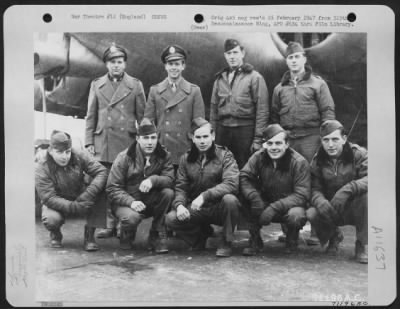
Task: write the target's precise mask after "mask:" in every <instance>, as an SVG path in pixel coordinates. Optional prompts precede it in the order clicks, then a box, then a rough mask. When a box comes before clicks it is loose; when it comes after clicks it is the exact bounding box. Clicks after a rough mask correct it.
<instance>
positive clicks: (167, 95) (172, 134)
mask: <svg viewBox="0 0 400 309" xmlns="http://www.w3.org/2000/svg"><path fill="white" fill-rule="evenodd" d="M144 116H145V117H147V118H149V119H151V120H153V121H154V123H155V125H156V126H157V130H158V132H159V134H160V143H161V144H162V145H163V146H165V147H166V148H167V150H168V151H169V152H170V153H171V158H172V163H173V164H175V165H178V164H179V158H180V157H181V155H182V154H184V153H185V152H186V151H187V150H188V149H189V148H190V145H191V142H190V141H191V138H190V126H191V123H192V120H193V119H194V118H197V117H203V118H204V102H203V97H202V95H201V91H200V88H199V87H198V86H197V85H194V84H191V83H189V82H188V81H186V80H185V79H183V78H181V79H180V81H179V82H178V84H177V89H176V91H175V92H173V91H172V89H171V86H170V84H169V81H168V79H165V80H164V81H162V82H161V83H159V84H157V85H154V86H152V87H151V88H150V92H149V96H148V99H147V104H146V109H145V113H144Z"/></svg>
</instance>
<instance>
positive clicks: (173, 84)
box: [171, 83, 176, 92]
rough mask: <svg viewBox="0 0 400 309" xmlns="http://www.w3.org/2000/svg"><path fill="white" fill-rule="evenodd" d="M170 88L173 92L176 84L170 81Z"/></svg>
mask: <svg viewBox="0 0 400 309" xmlns="http://www.w3.org/2000/svg"><path fill="white" fill-rule="evenodd" d="M171 89H172V92H175V91H176V84H175V83H172V85H171Z"/></svg>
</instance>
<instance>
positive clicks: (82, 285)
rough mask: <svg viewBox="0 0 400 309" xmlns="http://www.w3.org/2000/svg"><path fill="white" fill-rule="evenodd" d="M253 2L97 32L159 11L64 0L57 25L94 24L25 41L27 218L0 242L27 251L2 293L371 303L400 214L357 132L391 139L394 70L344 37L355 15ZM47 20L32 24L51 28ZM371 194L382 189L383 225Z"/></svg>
mask: <svg viewBox="0 0 400 309" xmlns="http://www.w3.org/2000/svg"><path fill="white" fill-rule="evenodd" d="M262 8H263V9H264V11H263V12H261V11H260V8H257V7H252V9H253V10H251V8H250V7H249V8H247V9H246V11H245V12H243V13H241V8H238V7H236V8H232V11H230V10H229V12H228V11H225V12H224V11H223V10H218V11H215V13H214V11H213V10H212V9H213V8H212V7H207V9H208V10H204V12H206V13H204V14H192V12H196V10H195V9H193V8H191V9H190V10H188V14H190V15H191V16H193V17H192V21H191V22H190V25H191V31H190V30H184V31H180V30H176V27H170V28H169V27H168V26H167V25H166V26H165V27H164V28H163V26H162V23H159V24H157V25H154V24H151V27H149V30H148V31H140V29H139V30H134V29H135V28H134V27H132V26H131V27H126V28H124V29H123V27H122V28H121V25H120V26H119V27H115V31H109V30H107V31H106V30H104V26H98V25H99V24H98V23H101V22H102V23H107V22H113V23H116V22H117V21H119V22H120V23H122V24H123V25H125V24H127V23H128V22H130V23H131V25H134V24H135V23H136V22H137V23H140V22H144V21H146V22H148V23H149V24H150V19H152V20H154V19H155V20H157V22H160V19H161V21H162V19H168V18H170V15H168V14H170V12H171V11H169V10H166V11H165V14H161V13H160V12H161V11H160V9H158V10H155V11H154V12H155V14H157V15H154V14H152V13H153V12H152V11H150V10H149V8H148V10H147V11H146V10H143V11H144V12H147V13H143V14H140V13H139V12H138V13H135V14H130V13H128V11H126V12H125V11H123V10H121V12H124V13H118V12H117V11H116V10H115V8H113V9H110V10H109V11H108V13H107V14H106V13H99V10H98V9H97V10H94V11H93V13H89V11H87V12H86V13H84V12H80V13H79V14H78V11H77V10H71V8H70V7H69V8H68V9H69V11H68V14H67V13H66V15H68V17H66V16H65V17H63V18H64V19H67V18H69V19H70V20H72V22H74V21H78V20H79V22H82V23H83V22H85V23H89V24H90V27H83V26H82V27H81V29H79V30H77V31H76V30H75V29H76V27H61V26H56V25H57V24H54V25H53V26H54V27H50V28H49V29H47V30H46V29H44V28H45V27H43V26H40V27H35V28H34V29H31V30H25V32H24V35H25V36H26V37H28V38H29V35H30V36H31V45H30V46H31V47H33V49H32V48H31V49H30V50H29V52H31V51H33V58H32V55H31V53H30V54H29V55H30V58H29V59H31V60H30V66H31V69H29V70H28V72H29V73H33V74H25V75H27V76H26V80H27V81H28V80H29V78H30V80H31V82H30V85H32V84H33V92H32V87H31V86H30V88H29V89H30V90H29V91H28V94H29V95H28V94H27V93H25V94H24V95H25V96H26V97H27V98H29V97H31V99H30V102H31V103H29V102H28V103H29V104H24V105H23V107H22V105H21V106H20V107H19V108H20V109H22V108H23V109H24V111H23V113H24V114H25V115H26V117H27V118H26V119H29V120H27V121H26V125H25V129H24V130H26V131H27V133H28V134H27V135H28V138H27V137H26V136H25V137H24V138H25V139H27V140H28V144H29V145H31V149H30V154H28V155H26V157H27V158H31V162H26V161H25V157H24V158H23V159H21V162H22V160H23V162H24V164H27V165H29V166H30V167H29V173H27V174H31V175H29V177H27V178H30V179H29V181H27V185H30V186H31V187H32V188H31V191H32V192H31V194H30V195H29V198H27V197H25V201H26V202H25V203H26V204H27V205H28V206H29V207H30V208H31V209H30V212H29V213H28V214H30V215H31V218H27V219H25V220H27V221H26V222H29V223H28V224H27V225H26V227H25V226H24V224H19V225H18V227H13V230H15V231H16V232H15V234H12V233H10V234H12V235H13V237H15V238H18V239H19V237H29V239H30V240H31V243H30V245H29V246H26V245H24V243H25V239H24V240H22V241H20V242H18V241H17V242H15V243H13V245H12V246H10V247H9V248H7V250H8V252H10V254H9V258H8V261H7V262H8V266H7V267H8V269H10V271H9V272H8V274H9V279H10V281H9V286H10V288H9V291H11V292H10V293H11V294H8V295H9V296H10V297H11V296H12V297H15V295H14V294H13V291H14V289H15V290H18V289H21V288H22V289H24V288H26V289H28V288H29V289H30V291H31V295H32V296H33V302H34V303H36V304H38V305H40V304H41V305H42V306H46V305H47V306H52V305H55V306H63V305H66V304H68V305H69V304H72V305H73V306H76V305H79V306H95V305H97V306H98V305H104V306H105V305H112V304H114V305H122V306H123V305H131V306H154V305H161V306H172V305H174V306H184V305H217V306H220V305H227V304H228V305H250V306H251V305H270V304H274V303H281V304H287V305H298V304H307V303H310V304H313V303H315V304H327V305H340V306H343V305H357V306H360V305H362V306H365V305H370V304H373V303H380V302H379V300H376V297H377V296H376V294H375V293H374V292H372V293H371V290H374V289H373V288H371V287H372V286H374V284H375V285H376V284H377V283H376V282H375V283H371V282H372V279H371V278H375V276H376V278H381V277H379V276H383V277H385V276H387V272H388V271H389V270H387V268H388V269H392V270H393V269H395V263H394V261H395V256H394V250H395V247H392V248H390V249H389V248H388V244H389V243H390V244H393V243H394V242H393V239H394V237H395V235H394V234H391V233H393V231H395V221H394V223H393V222H392V221H388V214H389V213H393V214H394V211H395V204H394V188H393V187H391V186H393V185H394V184H393V183H389V184H388V185H387V186H386V189H382V188H383V187H382V185H380V184H379V181H382V182H385V181H387V180H386V179H385V175H383V176H382V173H383V171H384V170H387V167H386V169H384V168H379V166H378V170H379V171H380V172H379V173H380V174H379V175H380V176H379V177H377V174H376V170H377V161H378V160H377V153H379V154H380V152H377V151H376V148H377V147H376V145H377V144H376V137H372V135H371V132H374V131H375V130H377V129H376V127H377V122H378V124H379V122H380V121H382V119H386V120H387V125H388V127H393V128H394V122H392V118H391V117H393V115H392V114H391V113H390V112H389V113H388V111H391V109H393V110H394V95H393V93H392V92H393V91H394V87H393V89H391V88H390V85H391V84H389V83H388V84H387V85H389V86H388V87H389V88H390V89H391V90H389V91H388V93H386V95H387V96H388V97H385V98H389V99H390V98H392V99H393V101H392V102H391V101H390V100H386V101H387V102H386V103H387V104H386V105H384V106H382V107H381V109H380V110H379V108H378V109H377V108H376V105H377V104H380V102H376V98H377V97H378V98H379V96H380V93H381V91H383V80H386V79H387V78H388V77H385V78H386V79H385V78H383V77H382V76H381V75H382V74H381V73H378V71H377V69H376V66H377V63H373V64H372V60H370V59H371V56H373V55H375V54H376V48H374V50H372V49H371V46H373V45H374V40H375V38H376V37H377V36H378V37H379V33H377V32H378V31H377V30H376V29H375V30H376V31H375V32H373V31H372V30H369V29H368V28H367V29H366V28H365V27H361V26H360V27H359V28H357V29H356V30H354V29H352V28H351V27H354V25H355V27H357V21H358V19H357V18H359V19H361V21H360V22H362V19H363V18H365V16H368V14H367V13H368V12H364V11H362V13H361V15H358V14H357V10H356V9H355V10H353V11H351V10H350V11H349V10H346V12H347V13H346V14H343V13H341V12H337V11H338V10H336V11H335V12H334V11H332V12H331V13H330V14H325V15H323V14H319V13H318V12H319V11H318V10H317V9H318V8H316V9H314V12H313V10H310V11H306V10H304V9H303V10H301V13H297V12H298V11H293V12H288V11H285V10H283V9H279V10H275V11H274V12H273V13H271V11H269V10H268V9H267V6H262ZM43 12H44V11H43ZM46 12H50V11H46ZM104 12H107V10H105V11H104ZM135 12H136V11H135ZM189 12H190V13H189ZM221 12H224V13H223V14H222V13H221ZM304 12H309V13H308V14H306V13H304ZM315 12H317V13H315ZM230 13H231V14H230ZM381 13H382V14H383V15H385V13H387V12H386V11H385V10H383V11H382V12H381ZM60 14H62V13H60V11H57V14H51V12H50V13H46V14H41V15H40V12H39V11H38V14H36V15H38V16H42V18H43V21H44V23H49V24H50V23H51V22H52V19H54V22H55V23H56V19H57V16H58V15H60ZM218 27H225V28H223V29H224V30H223V31H219V30H218ZM235 27H240V31H236V30H235V29H236V28H235ZM307 27H309V28H307ZM68 28H72V29H74V30H73V31H71V30H69V29H68ZM182 29H187V27H182ZM204 29H206V30H204ZM6 43H7V41H6ZM6 48H7V46H6ZM6 57H7V54H6ZM32 60H33V61H32ZM383 60H385V59H383ZM383 60H382V61H383ZM392 61H393V59H392ZM27 63H29V62H27ZM392 64H393V62H392ZM382 67H384V68H385V69H383V70H382V72H384V71H385V70H386V67H387V66H384V65H382ZM22 69H23V68H22ZM5 72H6V74H7V68H6V70H5ZM371 72H373V73H371ZM373 74H376V76H373ZM377 79H382V80H381V81H378V82H377V84H372V83H371V80H374V81H375V82H376V80H377ZM391 83H393V81H391ZM10 87H11V88H10V89H12V86H10ZM372 87H374V88H372ZM389 88H388V89H389ZM5 89H8V88H7V83H6V85H5ZM27 89H28V87H27ZM371 92H373V93H374V94H373V95H371ZM382 98H383V96H382ZM28 100H29V99H28ZM11 101H12V100H10V102H11ZM382 104H383V103H382ZM391 104H393V106H392V105H391ZM5 105H6V106H8V105H9V104H8V102H5ZM374 105H375V106H374ZM372 106H374V107H373V109H372ZM25 109H26V110H25ZM7 112H8V111H7V109H6V111H5V113H6V114H7ZM374 116H376V117H374ZM373 118H375V119H374V120H372V121H371V119H373ZM378 118H379V120H377V119H378ZM21 120H23V119H21ZM7 125H11V124H9V123H6V139H7ZM393 133H394V132H393ZM16 136H18V134H17V135H16ZM14 137H15V135H13V138H14ZM14 143H15V142H14ZM381 143H382V141H381ZM13 147H14V146H13ZM6 148H7V143H6ZM17 148H18V147H17ZM26 148H27V149H28V148H29V147H26ZM370 149H371V151H372V156H371V151H369V150H370ZM388 149H389V148H388ZM390 149H392V147H391V148H390ZM390 149H389V150H390ZM392 150H393V154H392V153H391V152H390V153H388V154H387V157H386V159H387V162H392V161H393V163H394V148H393V149H392ZM369 152H370V155H369ZM392 155H393V156H392ZM6 160H7V156H6ZM384 160H385V158H384V157H381V158H380V159H379V161H380V164H382V163H384ZM391 160H392V161H391ZM371 161H372V162H373V163H372V164H373V167H372V173H373V175H374V177H372V180H371V176H368V174H371V163H370V162H371ZM382 161H383V162H382ZM22 165H23V164H22ZM21 169H22V168H20V170H19V173H24V171H23V170H21ZM10 170H13V168H12V167H11V168H10ZM390 170H391V169H390V168H389V171H390ZM6 173H7V171H6ZM385 173H387V172H385ZM386 176H390V175H388V174H386ZM371 183H372V184H371ZM10 188H13V189H12V191H11V190H10V191H9V194H8V195H7V194H6V204H7V196H9V195H10V194H11V195H12V194H15V193H11V192H18V189H17V188H18V187H17V185H16V184H12V185H11V184H10ZM391 188H392V190H393V191H390V189H391ZM379 190H382V192H384V191H388V192H389V194H388V196H389V197H388V199H387V213H386V214H384V215H383V214H382V219H379V214H380V211H379V209H377V207H378V205H376V203H374V202H376V200H377V199H376V195H377V192H379ZM371 191H372V192H373V194H372V195H371ZM17 194H21V192H19V193H17ZM9 203H10V204H13V203H15V201H14V199H13V198H10V200H9ZM27 205H25V207H27ZM6 207H7V205H6ZM7 209H8V208H7ZM20 211H22V210H20ZM14 212H15V210H14ZM371 213H373V216H372V215H371ZM17 217H18V214H13V215H10V216H8V218H6V222H7V223H8V222H16V221H14V220H16V218H17ZM377 217H378V219H377ZM392 219H393V220H395V216H394V218H391V220H392ZM382 222H385V225H382ZM25 229H26V230H25ZM7 236H8V235H7ZM12 239H14V238H12ZM26 241H28V239H27V240H26ZM393 258H394V261H393V260H391V259H393ZM390 263H393V264H390ZM25 264H26V265H28V264H29V265H30V266H29V267H28V266H26V265H25ZM32 265H33V267H31V266H32ZM28 268H29V271H28ZM377 274H378V275H377ZM393 274H395V270H394V271H391V275H390V276H391V277H390V278H392V279H393ZM388 282H392V281H390V280H389V281H388ZM28 285H29V287H28ZM388 285H390V284H389V283H388ZM393 288H394V287H392V286H391V285H390V288H388V289H386V290H387V291H388V293H389V291H393ZM390 293H391V292H390ZM371 295H373V296H371ZM390 295H391V294H390ZM390 295H389V294H388V295H385V297H384V296H383V294H382V301H383V302H384V303H385V301H386V300H387V299H390ZM371 297H372V298H371ZM383 298H384V299H385V300H383Z"/></svg>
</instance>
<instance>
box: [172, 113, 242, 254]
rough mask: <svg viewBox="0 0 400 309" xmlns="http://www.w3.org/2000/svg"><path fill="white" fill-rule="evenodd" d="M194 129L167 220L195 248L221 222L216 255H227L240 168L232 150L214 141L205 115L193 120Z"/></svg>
mask: <svg viewBox="0 0 400 309" xmlns="http://www.w3.org/2000/svg"><path fill="white" fill-rule="evenodd" d="M191 130H192V134H193V136H192V142H193V143H192V147H191V149H190V150H189V151H188V152H186V153H185V154H184V155H183V156H182V157H181V161H180V163H179V168H178V172H177V180H176V186H175V200H174V202H173V203H172V208H173V210H172V211H171V212H169V213H168V215H167V216H166V220H165V221H166V224H167V226H168V227H169V228H171V229H172V230H174V231H175V232H176V234H177V236H178V237H180V238H182V239H183V240H185V241H186V242H187V243H188V244H189V245H191V247H192V249H193V250H201V249H204V248H205V246H206V242H207V238H208V237H210V236H211V235H212V234H213V230H212V228H211V226H210V224H216V225H221V226H222V227H223V229H222V230H223V232H222V235H221V239H220V242H219V246H218V249H217V252H216V255H217V256H218V257H228V256H230V255H231V252H232V249H231V243H232V240H233V232H234V230H235V226H236V223H237V220H238V216H239V201H238V199H237V198H236V196H235V194H237V192H238V185H239V170H238V167H237V164H236V161H235V159H234V158H233V155H232V153H231V152H230V151H229V150H228V149H227V148H225V147H223V146H219V145H216V144H215V143H214V140H215V135H214V131H213V128H212V126H211V124H210V123H209V122H208V121H206V120H205V119H204V118H202V117H198V118H195V119H193V121H192V126H191ZM189 180H190V181H189Z"/></svg>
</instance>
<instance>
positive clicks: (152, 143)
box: [136, 133, 158, 155]
mask: <svg viewBox="0 0 400 309" xmlns="http://www.w3.org/2000/svg"><path fill="white" fill-rule="evenodd" d="M136 139H137V141H138V143H139V145H140V149H142V151H143V152H144V153H145V154H146V155H151V154H152V153H153V152H154V150H155V149H156V146H157V141H158V137H157V133H153V134H149V135H142V136H137V137H136Z"/></svg>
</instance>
